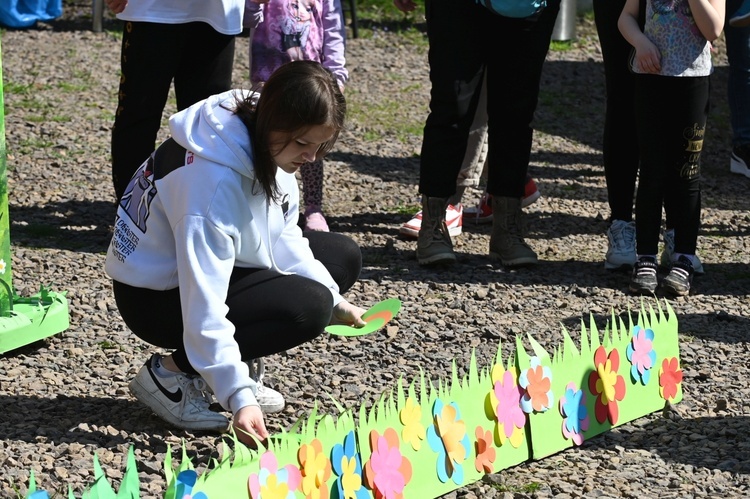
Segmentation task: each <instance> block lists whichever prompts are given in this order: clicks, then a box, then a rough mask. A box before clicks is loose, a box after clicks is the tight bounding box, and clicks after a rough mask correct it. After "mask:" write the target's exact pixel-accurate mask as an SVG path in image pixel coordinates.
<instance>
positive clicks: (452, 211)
mask: <svg viewBox="0 0 750 499" xmlns="http://www.w3.org/2000/svg"><path fill="white" fill-rule="evenodd" d="M463 214H464V207H463V206H462V205H461V203H457V204H456V206H453V205H452V204H449V205H448V207H447V208H446V209H445V225H447V226H448V234H450V235H451V237H456V236H459V235H461V227H462V226H463V223H464V222H463ZM421 228H422V210H419V211H418V212H417V213H416V214H415V215H414V216H413V217H412V218H411V220H409V221H408V222H405V223H404V225H402V226H401V228H400V229H399V233H400V234H401V235H402V236H405V237H418V236H419V229H421Z"/></svg>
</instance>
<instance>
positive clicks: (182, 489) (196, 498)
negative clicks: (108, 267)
mask: <svg viewBox="0 0 750 499" xmlns="http://www.w3.org/2000/svg"><path fill="white" fill-rule="evenodd" d="M197 479H198V473H196V472H195V470H184V471H181V472H180V473H179V474H178V475H177V478H176V480H175V495H174V496H175V498H177V499H208V496H207V495H206V494H204V493H203V492H198V493H197V494H193V493H192V492H193V487H194V486H195V482H196V480H197Z"/></svg>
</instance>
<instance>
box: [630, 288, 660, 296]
mask: <svg viewBox="0 0 750 499" xmlns="http://www.w3.org/2000/svg"><path fill="white" fill-rule="evenodd" d="M628 289H629V290H630V292H631V293H634V294H636V295H653V294H654V293H656V287H654V289H648V288H640V287H633V286H628Z"/></svg>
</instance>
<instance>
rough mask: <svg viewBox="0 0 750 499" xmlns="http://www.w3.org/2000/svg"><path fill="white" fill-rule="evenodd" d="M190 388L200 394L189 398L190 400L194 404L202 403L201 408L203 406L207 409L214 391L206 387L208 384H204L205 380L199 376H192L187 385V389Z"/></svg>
mask: <svg viewBox="0 0 750 499" xmlns="http://www.w3.org/2000/svg"><path fill="white" fill-rule="evenodd" d="M191 386H192V389H193V390H196V391H197V392H198V393H199V394H200V396H199V397H191V398H192V399H193V400H195V401H196V402H197V401H198V400H200V401H202V402H203V403H202V404H200V405H201V407H203V405H204V404H205V408H208V407H209V406H210V405H211V403H212V402H213V393H214V391H213V390H212V389H211V387H210V386H208V383H206V380H205V379H203V378H202V377H200V376H194V377H193V378H192V379H191V382H190V384H189V385H188V388H190V387H191Z"/></svg>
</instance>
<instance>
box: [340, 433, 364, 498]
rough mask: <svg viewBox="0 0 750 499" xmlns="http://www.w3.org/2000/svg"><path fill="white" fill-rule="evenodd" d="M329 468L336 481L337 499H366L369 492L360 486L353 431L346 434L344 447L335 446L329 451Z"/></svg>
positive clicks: (360, 470)
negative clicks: (331, 469)
mask: <svg viewBox="0 0 750 499" xmlns="http://www.w3.org/2000/svg"><path fill="white" fill-rule="evenodd" d="M331 466H332V467H333V471H334V473H336V475H337V476H338V479H336V488H337V489H338V493H339V495H338V499H367V498H368V497H370V494H369V492H367V489H365V487H364V485H363V484H362V463H361V461H360V460H359V453H357V446H356V436H355V435H354V430H352V431H350V432H349V433H347V435H346V437H345V438H344V445H341V444H336V445H334V446H333V450H331Z"/></svg>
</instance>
